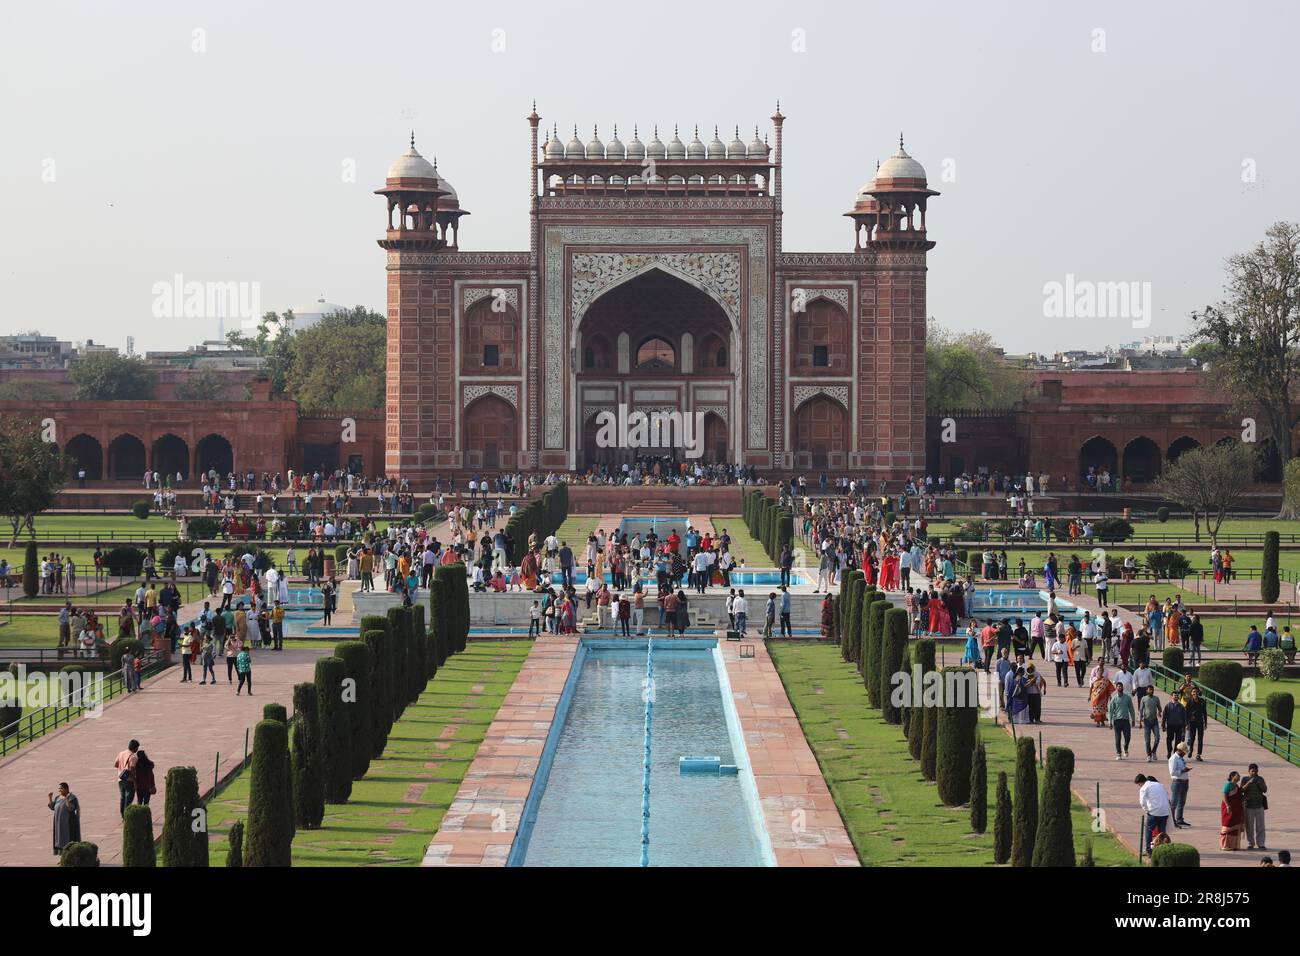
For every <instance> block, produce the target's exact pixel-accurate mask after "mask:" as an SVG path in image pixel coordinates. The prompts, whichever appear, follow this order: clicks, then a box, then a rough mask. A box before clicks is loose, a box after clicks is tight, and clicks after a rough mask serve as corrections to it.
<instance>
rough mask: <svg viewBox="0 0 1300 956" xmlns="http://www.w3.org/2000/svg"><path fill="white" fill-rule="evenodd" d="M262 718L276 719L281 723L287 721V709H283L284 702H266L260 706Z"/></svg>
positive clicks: (286, 722)
mask: <svg viewBox="0 0 1300 956" xmlns="http://www.w3.org/2000/svg"><path fill="white" fill-rule="evenodd" d="M262 719H263V720H278V721H279V722H280V723H282V724H286V725H287V724H288V723H289V711H288V710H286V709H285V706H284V704H266V705H264V706H263V707H262Z"/></svg>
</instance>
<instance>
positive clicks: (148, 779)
mask: <svg viewBox="0 0 1300 956" xmlns="http://www.w3.org/2000/svg"><path fill="white" fill-rule="evenodd" d="M153 768H154V762H153V761H152V760H150V759H149V755H148V754H147V753H145V752H144V749H143V748H141V749H140V750H137V751H136V752H135V758H134V759H133V760H132V761H131V776H132V780H133V782H134V784H135V802H136V803H138V804H140V805H142V806H146V807H147V806H149V798H150V797H152V796H153V795H154V794H155V793H157V792H158V784H157V781H155V780H154V775H153Z"/></svg>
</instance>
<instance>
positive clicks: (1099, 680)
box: [1088, 661, 1115, 727]
mask: <svg viewBox="0 0 1300 956" xmlns="http://www.w3.org/2000/svg"><path fill="white" fill-rule="evenodd" d="M1113 693H1115V685H1114V684H1112V683H1111V680H1110V678H1109V677H1108V676H1107V675H1106V664H1105V662H1104V661H1103V662H1102V663H1100V664H1098V665H1097V666H1096V667H1095V668H1094V669H1093V673H1092V683H1091V684H1089V685H1088V703H1089V704H1091V705H1092V712H1091V716H1092V722H1093V723H1094V724H1096V725H1097V726H1098V727H1103V726H1105V724H1106V713H1107V710H1108V707H1109V704H1110V695H1111V694H1113Z"/></svg>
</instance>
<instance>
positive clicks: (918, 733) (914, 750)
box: [907, 637, 937, 780]
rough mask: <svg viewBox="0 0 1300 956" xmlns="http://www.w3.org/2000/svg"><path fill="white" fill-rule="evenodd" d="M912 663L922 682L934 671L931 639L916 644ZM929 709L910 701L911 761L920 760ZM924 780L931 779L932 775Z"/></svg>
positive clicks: (908, 724)
mask: <svg viewBox="0 0 1300 956" xmlns="http://www.w3.org/2000/svg"><path fill="white" fill-rule="evenodd" d="M912 661H913V667H916V666H918V665H919V666H920V668H921V679H922V681H924V679H925V675H926V674H928V673H930V671H932V670H934V641H933V640H932V639H931V638H928V637H924V638H922V639H921V640H919V641H917V642H916V644H915V645H914V649H913V651H912ZM930 709H931V708H928V707H923V706H921V704H920V702H918V701H912V715H911V717H910V718H909V720H908V722H907V750H908V753H910V754H911V755H912V759H913V760H920V759H921V749H922V747H923V746H924V740H925V711H926V710H930ZM936 729H937V728H936ZM931 766H933V763H932V764H931ZM926 779H927V780H929V779H933V775H931V776H930V777H927V778H926Z"/></svg>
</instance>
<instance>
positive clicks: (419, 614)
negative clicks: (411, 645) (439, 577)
mask: <svg viewBox="0 0 1300 956" xmlns="http://www.w3.org/2000/svg"><path fill="white" fill-rule="evenodd" d="M431 580H432V579H431ZM411 630H413V631H414V632H415V643H416V646H417V649H418V652H419V659H420V669H419V671H418V672H417V675H418V678H419V684H420V689H419V691H418V692H417V693H416V695H415V696H416V697H419V696H420V694H423V693H424V687H425V685H426V684H428V683H429V679H430V678H432V677H433V672H434V671H436V670H437V669H438V664H437V661H435V660H434V659H433V658H431V657H430V656H429V647H430V644H429V626H428V625H427V624H426V623H425V618H424V605H423V604H415V605H412V607H411Z"/></svg>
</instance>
